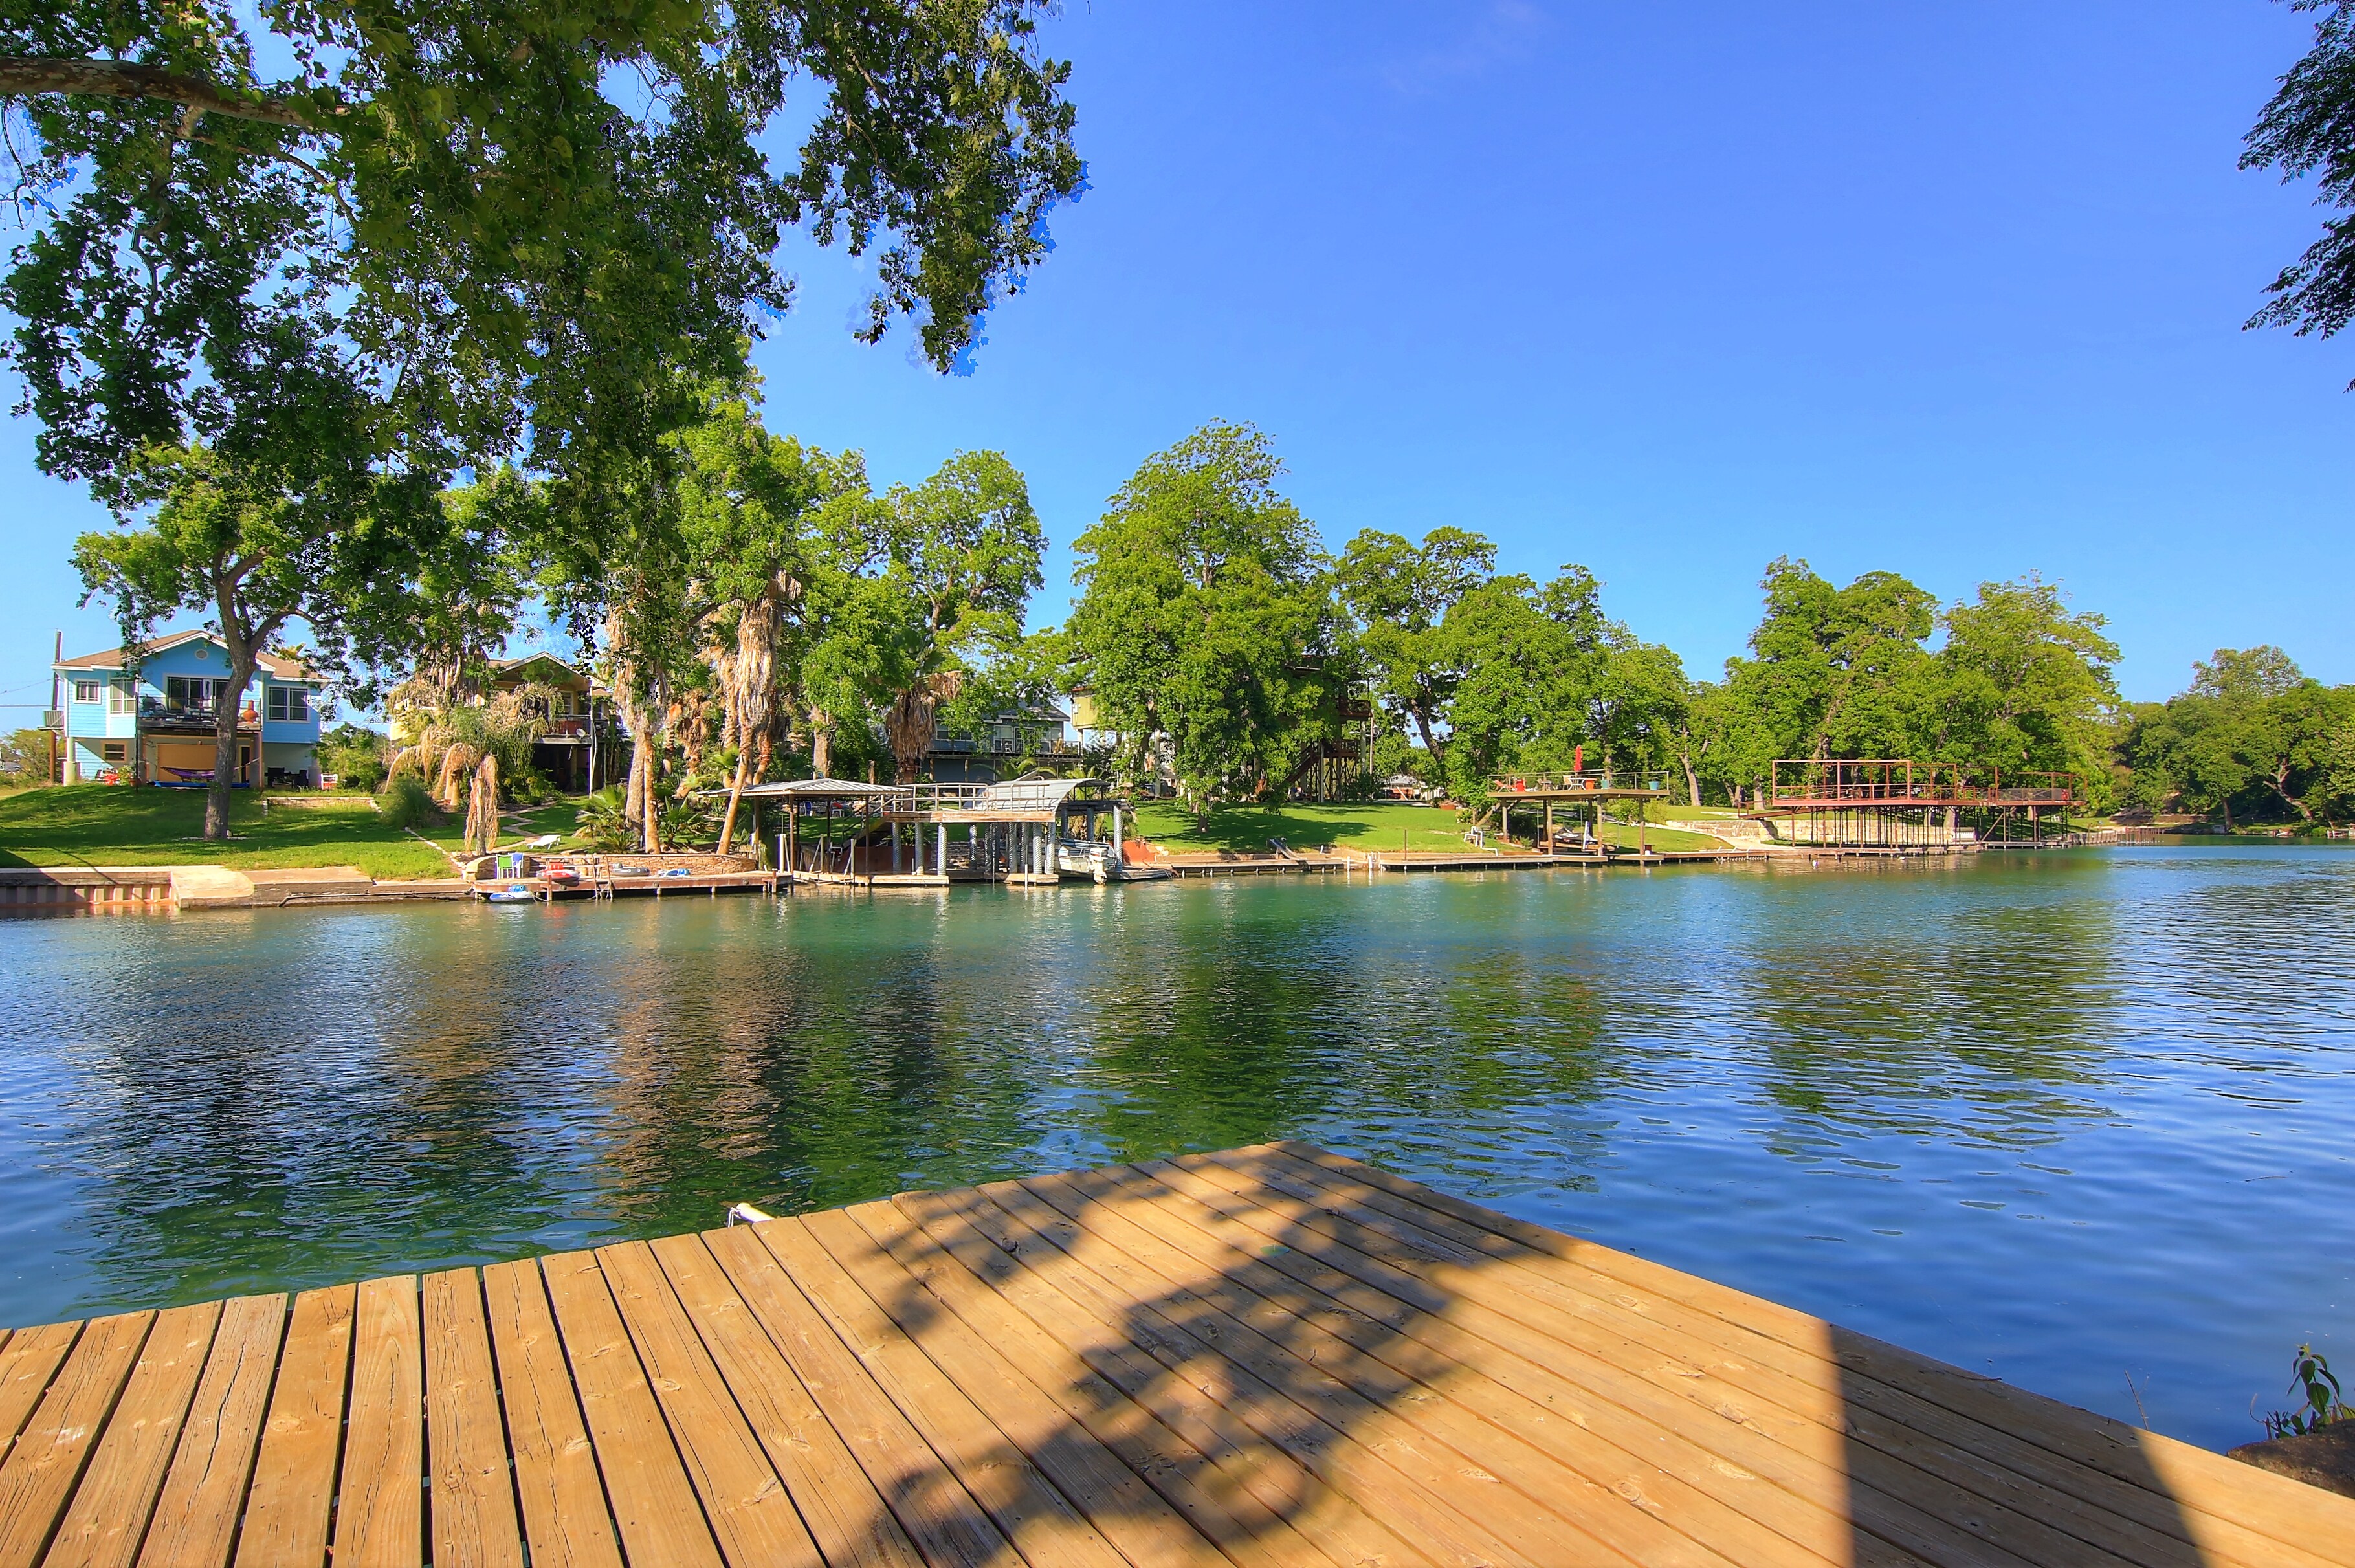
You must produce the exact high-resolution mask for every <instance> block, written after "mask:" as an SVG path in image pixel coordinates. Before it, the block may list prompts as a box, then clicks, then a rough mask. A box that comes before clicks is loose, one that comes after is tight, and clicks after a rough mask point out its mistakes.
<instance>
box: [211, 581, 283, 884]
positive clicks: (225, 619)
mask: <svg viewBox="0 0 2355 1568" xmlns="http://www.w3.org/2000/svg"><path fill="white" fill-rule="evenodd" d="M221 575H222V577H223V578H225V577H226V576H227V574H226V573H223V574H221ZM213 607H214V609H215V611H216V612H217V613H218V614H219V616H220V634H221V642H222V643H223V644H224V645H226V646H227V649H228V652H229V680H228V682H227V683H226V686H225V688H224V689H223V690H222V691H221V692H220V693H218V695H217V696H215V697H214V699H213V776H212V782H211V784H208V785H207V786H206V789H205V837H207V838H208V839H221V840H225V839H227V838H228V837H229V789H230V786H231V785H232V784H235V782H236V778H235V770H236V767H237V714H238V704H239V703H240V702H242V701H244V700H245V688H246V685H247V683H248V682H250V680H252V679H253V667H254V662H255V656H256V655H257V654H258V653H259V652H260V651H261V650H260V649H259V648H258V647H257V646H256V645H257V644H258V643H259V642H260V641H261V638H262V637H264V636H267V635H269V632H268V631H267V630H266V629H265V630H263V631H262V632H261V633H259V634H258V635H254V636H252V637H248V636H247V635H245V633H244V631H243V629H242V626H241V624H240V616H239V615H238V613H237V592H236V589H235V588H234V586H232V585H231V584H229V582H227V581H222V584H221V586H220V587H218V589H216V590H215V592H214V594H213ZM254 749H255V751H256V752H259V751H260V750H261V731H260V727H259V726H256V729H255V733H254ZM257 760H259V759H258V758H257Z"/></svg>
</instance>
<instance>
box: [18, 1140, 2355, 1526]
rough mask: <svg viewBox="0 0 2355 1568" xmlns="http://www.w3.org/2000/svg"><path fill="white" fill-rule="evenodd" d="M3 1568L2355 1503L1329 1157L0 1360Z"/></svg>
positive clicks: (925, 1209)
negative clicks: (2, 1448) (13, 1567)
mask: <svg viewBox="0 0 2355 1568" xmlns="http://www.w3.org/2000/svg"><path fill="white" fill-rule="evenodd" d="M0 1443H5V1450H0V1452H5V1458H0V1568H12V1565H18V1564H22V1565H28V1568H29V1565H31V1564H36V1563H40V1564H48V1565H50V1568H61V1565H64V1564H74V1565H77V1568H88V1565H97V1564H113V1565H128V1564H132V1563H142V1564H154V1565H157V1568H211V1565H224V1564H229V1563H238V1564H263V1563H267V1564H300V1565H303V1568H322V1565H324V1564H327V1563H333V1564H335V1565H336V1568H363V1565H377V1564H390V1565H399V1568H410V1565H416V1564H423V1563H432V1564H434V1565H436V1568H464V1565H472V1564H485V1565H487V1564H500V1565H517V1568H520V1565H521V1564H524V1563H530V1564H531V1565H532V1568H553V1565H557V1564H570V1563H581V1564H621V1563H628V1564H631V1565H632V1568H653V1565H655V1564H717V1563H732V1564H741V1565H751V1564H762V1565H768V1564H812V1565H815V1564H820V1563H825V1564H834V1565H841V1564H848V1563H862V1564H865V1563H874V1564H897V1565H908V1568H912V1565H915V1564H919V1563H953V1564H992V1563H1006V1564H1012V1563H1031V1564H1038V1565H1041V1568H1044V1565H1048V1564H1053V1565H1056V1568H1061V1565H1064V1564H1102V1565H1103V1568H1114V1565H1115V1564H1122V1563H1126V1564H1133V1565H1135V1568H1160V1565H1164V1564H1170V1565H1175V1564H1182V1563H1234V1564H1239V1565H1254V1568H1290V1565H1293V1564H1331V1565H1334V1568H1343V1565H1349V1564H1372V1563H1380V1564H1396V1565H1404V1564H1416V1563H1429V1564H1474V1563H1497V1564H1503V1563H1540V1564H1583V1563H1614V1564H1616V1563H1658V1564H1680V1565H1684V1564H1689V1565H1700V1564H1709V1565H1729V1564H1742V1565H1748V1564H1825V1563H1872V1564H1896V1563H1957V1564H1959V1563H1971V1564H2008V1565H2015V1568H2016V1565H2018V1564H2020V1563H2056V1564H2079V1563H2136V1564H2169V1565H2175V1564H2184V1565H2189V1564H2202V1563H2232V1564H2246V1565H2248V1568H2259V1565H2274V1564H2283V1565H2289V1568H2316V1565H2319V1564H2326V1563H2338V1564H2346V1563H2355V1500H2350V1499H2344V1498H2340V1497H2338V1496H2335V1495H2333V1494H2329V1493H2325V1492H2320V1491H2317V1490H2313V1489H2311V1488H2307V1487H2304V1486H2302V1485H2300V1484H2298V1483H2296V1482H2294V1481H2289V1480H2286V1479H2283V1478H2281V1477H2276V1476H2273V1475H2269V1474H2267V1473H2265V1472H2263V1471H2260V1470H2255V1469H2252V1468H2249V1467H2245V1466H2242V1465H2239V1464H2236V1463H2234V1462H2232V1461H2231V1460H2228V1459H2225V1458H2222V1457H2221V1456H2217V1455H2214V1454H2211V1453H2208V1452H2206V1451H2204V1450H2201V1449H2197V1448H2192V1447H2188V1446H2186V1445H2183V1444H2180V1443H2176V1442H2171V1441H2169V1439H2167V1438H2164V1437H2158V1436H2155V1435H2151V1434H2149V1433H2147V1432H2140V1431H2137V1430H2135V1429H2132V1428H2129V1427H2126V1426H2122V1425H2119V1424H2116V1423H2115V1422H2111V1421H2107V1420H2104V1419H2102V1418H2100V1417H2096V1416H2094V1415H2091V1414H2088V1413H2085V1412H2083V1411H2080V1410H2075V1409H2073V1408H2071V1407H2068V1406H2065V1405H2061V1404H2057V1403H2052V1402H2051V1401H2049V1400H2044V1399H2041V1398H2037V1397H2035V1396H2033V1395H2030V1394H2026V1393H2023V1392H2019V1391H2018V1390H2015V1389H2012V1388H2009V1387H2007V1386H2006V1385H2004V1384H2002V1383H1999V1382H1996V1381H1991V1380H1988V1379H1986V1378H1982V1377H1978V1376H1976V1375H1974V1374H1972V1373H1969V1372H1966V1371H1959V1370H1957V1369H1955V1368H1953V1367H1948V1366H1945V1365H1942V1364H1940V1363H1937V1362H1934V1361H1931V1360H1925V1359H1923V1358H1922V1357H1919V1356H1915V1355H1912V1354H1909V1353H1908V1352H1905V1351H1903V1350H1900V1349H1895V1348H1894V1347H1891V1346H1889V1345H1886V1344H1882V1343H1880V1342H1878V1341H1876V1340H1872V1339H1866V1338H1864V1337H1862V1336H1859V1335H1856V1334H1850V1333H1848V1332H1845V1331H1843V1330H1841V1329H1838V1328H1834V1327H1832V1326H1830V1325H1828V1324H1827V1323H1824V1322H1822V1321H1820V1320H1819V1319H1817V1318H1813V1317H1806V1316H1805V1315H1803V1314H1800V1313H1797V1312H1794V1311H1790V1310H1788V1309H1786V1308H1784V1307H1776V1306H1774V1305H1773V1304H1771V1303H1769V1302H1765V1301H1762V1300H1759V1299H1758V1298H1756V1297H1754V1296H1744V1295H1742V1294H1741V1293H1739V1292H1737V1291H1733V1290H1731V1289H1728V1288H1726V1287H1724V1286H1721V1285H1713V1284H1710V1282H1708V1281H1706V1280H1702V1279H1699V1278H1695V1277H1694V1276H1692V1275H1684V1274H1679V1273H1678V1272H1676V1271H1674V1270H1672V1269H1668V1268H1665V1267H1662V1266H1660V1265H1659V1264H1651V1263H1646V1262H1644V1261H1643V1260H1641V1259H1637V1258H1635V1257H1631V1256H1629V1255H1627V1254H1625V1253H1618V1252H1614V1251H1612V1250H1610V1249H1608V1248H1604V1247H1601V1246H1596V1245H1593V1244H1592V1243H1584V1242H1580V1241H1575V1240H1573V1239H1572V1238H1570V1237H1568V1236H1564V1235H1561V1234H1558V1233H1556V1232H1550V1231H1545V1230H1541V1229H1539V1228H1537V1227H1535V1226H1531V1225H1527V1224H1522V1223H1519V1222H1518V1221H1512V1220H1509V1219H1506V1218H1504V1217H1503V1216H1500V1215H1497V1214H1494V1213H1491V1212H1489V1211H1486V1210H1483V1209H1479V1208H1476V1207H1474V1206H1472V1205H1470V1204H1467V1203H1464V1202H1461V1201H1458V1200H1455V1199H1452V1198H1448V1197H1445V1196H1443V1195H1441V1194H1439V1193H1436V1192H1433V1191H1430V1190H1428V1189H1423V1188H1421V1187H1418V1186H1415V1185H1413V1184H1412V1183H1409V1182H1406V1181H1402V1180H1400V1179H1397V1178H1395V1177H1392V1176H1390V1175H1388V1174H1386V1173H1384V1172H1381V1171H1379V1170H1376V1169H1373V1168H1369V1167H1367V1166H1364V1165H1359V1164H1357V1163H1354V1162H1352V1161H1348V1160H1346V1159H1342V1158H1340V1157H1336V1156H1333V1155H1330V1154H1327V1153H1326V1152H1324V1151H1322V1150H1320V1149H1316V1148H1314V1147H1308V1146H1306V1145H1301V1144H1276V1145H1269V1146H1265V1147H1259V1148H1251V1149H1238V1150H1232V1151H1229V1152H1227V1153H1222V1154H1214V1155H1202V1156H1194V1157H1187V1158H1182V1159H1177V1160H1173V1161H1156V1162H1148V1163H1145V1164H1141V1165H1135V1166H1128V1167H1119V1168H1113V1169H1110V1170H1102V1171H1092V1172H1087V1173H1083V1174H1078V1175H1069V1176H1057V1177H1050V1178H1040V1179H1030V1180H1025V1181H1020V1182H1002V1183H996V1184H993V1185H990V1186H986V1187H982V1188H978V1189H969V1190H964V1191H955V1192H940V1193H911V1194H907V1195H903V1196H901V1197H900V1198H897V1199H894V1200H890V1201H888V1202H874V1203H865V1204H860V1205H858V1206H855V1207H853V1208H849V1209H843V1210H836V1211H828V1212H825V1213H816V1214H809V1215H804V1216H801V1217H798V1218H793V1219H780V1220H775V1221H767V1222H763V1223H759V1224H752V1225H746V1226H742V1227H737V1228H730V1229H724V1230H718V1231H712V1232H706V1233H704V1234H702V1235H688V1236H673V1237H668V1238H666V1239H664V1240H661V1241H656V1242H653V1243H626V1244H622V1245H615V1246H608V1247H601V1248H599V1249H597V1250H596V1251H595V1252H581V1253H559V1254H556V1255H554V1256H550V1257H545V1258H538V1259H531V1260H527V1261H523V1262H518V1263H509V1264H497V1265H495V1266H492V1267H488V1268H485V1269H481V1270H475V1269H472V1268H463V1269H455V1270H451V1271H448V1272H444V1273H439V1274H432V1275H426V1276H424V1277H423V1279H422V1280H420V1279H418V1278H416V1277H414V1276H400V1277H395V1278H391V1279H378V1280H371V1281H369V1282H368V1283H367V1284H364V1285H357V1286H355V1285H341V1286H336V1287H333V1288H328V1289H322V1290H310V1291H304V1292H303V1293H302V1294H300V1295H298V1296H294V1297H293V1300H292V1303H291V1309H290V1303H289V1301H288V1299H287V1298H286V1297H284V1296H249V1297H243V1298H240V1299H238V1300H234V1301H229V1302H208V1303H205V1304H202V1305H198V1306H191V1307H172V1308H169V1309H167V1310H165V1311H161V1312H131V1313H124V1314H120V1315H117V1316H113V1317H98V1318H92V1319H91V1320H89V1321H87V1322H80V1323H64V1324H56V1325H51V1326H49V1327H47V1328H23V1329H18V1330H16V1332H15V1333H14V1334H13V1335H10V1336H7V1337H5V1339H0Z"/></svg>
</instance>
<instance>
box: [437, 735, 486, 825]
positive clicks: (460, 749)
mask: <svg viewBox="0 0 2355 1568" xmlns="http://www.w3.org/2000/svg"><path fill="white" fill-rule="evenodd" d="M482 760H483V753H482V752H480V751H478V750H476V749H475V748H474V747H473V746H470V745H468V744H466V742H465V741H453V742H452V743H451V744H450V746H449V747H448V748H447V749H446V750H445V751H443V752H442V771H441V773H439V774H438V775H437V776H436V777H435V780H434V784H433V800H434V804H436V805H439V806H441V807H442V810H444V811H455V810H457V809H458V796H459V794H460V792H461V791H463V790H464V788H465V787H466V779H467V775H469V774H470V773H473V772H474V769H475V767H476V766H477V765H478V764H479V763H481V762H482Z"/></svg>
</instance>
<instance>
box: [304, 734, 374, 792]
mask: <svg viewBox="0 0 2355 1568" xmlns="http://www.w3.org/2000/svg"><path fill="white" fill-rule="evenodd" d="M386 749H387V748H386V741H385V738H384V737H383V736H382V735H379V734H378V733H377V732H376V731H373V730H368V729H363V728H362V727H361V726H359V725H357V724H338V725H337V726H336V728H334V729H333V730H330V731H327V732H326V733H325V734H324V735H322V736H320V737H319V744H318V745H317V747H315V748H314V750H313V752H312V756H313V757H314V759H315V760H316V762H317V763H318V767H319V771H320V772H321V773H333V774H335V775H336V784H338V786H339V787H341V788H344V789H365V790H373V789H375V788H376V787H377V786H378V784H382V783H384V775H385V767H386V763H387V762H388V760H389V759H388V758H387V756H386Z"/></svg>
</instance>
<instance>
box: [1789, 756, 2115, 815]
mask: <svg viewBox="0 0 2355 1568" xmlns="http://www.w3.org/2000/svg"><path fill="white" fill-rule="evenodd" d="M2011 778H2012V780H2013V781H2016V782H2010V783H2007V782H2006V781H2005V779H2004V776H2003V774H2002V772H2001V770H1999V769H1996V768H1966V767H1961V766H1957V765H1955V764H1952V763H1917V762H1913V761H1912V760H1911V759H1909V758H1904V757H1849V758H1839V757H1833V758H1815V757H1785V758H1781V759H1778V760H1777V761H1776V762H1775V763H1774V772H1773V774H1772V777H1771V782H1770V784H1769V787H1768V798H1769V800H1770V802H1771V804H1773V805H1786V806H1787V805H1909V804H1920V805H1947V804H1953V805H2073V804H2074V802H2075V800H2076V782H2077V781H2076V775H2074V774H2073V773H2036V772H2023V773H2014V774H2012V775H2011Z"/></svg>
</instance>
